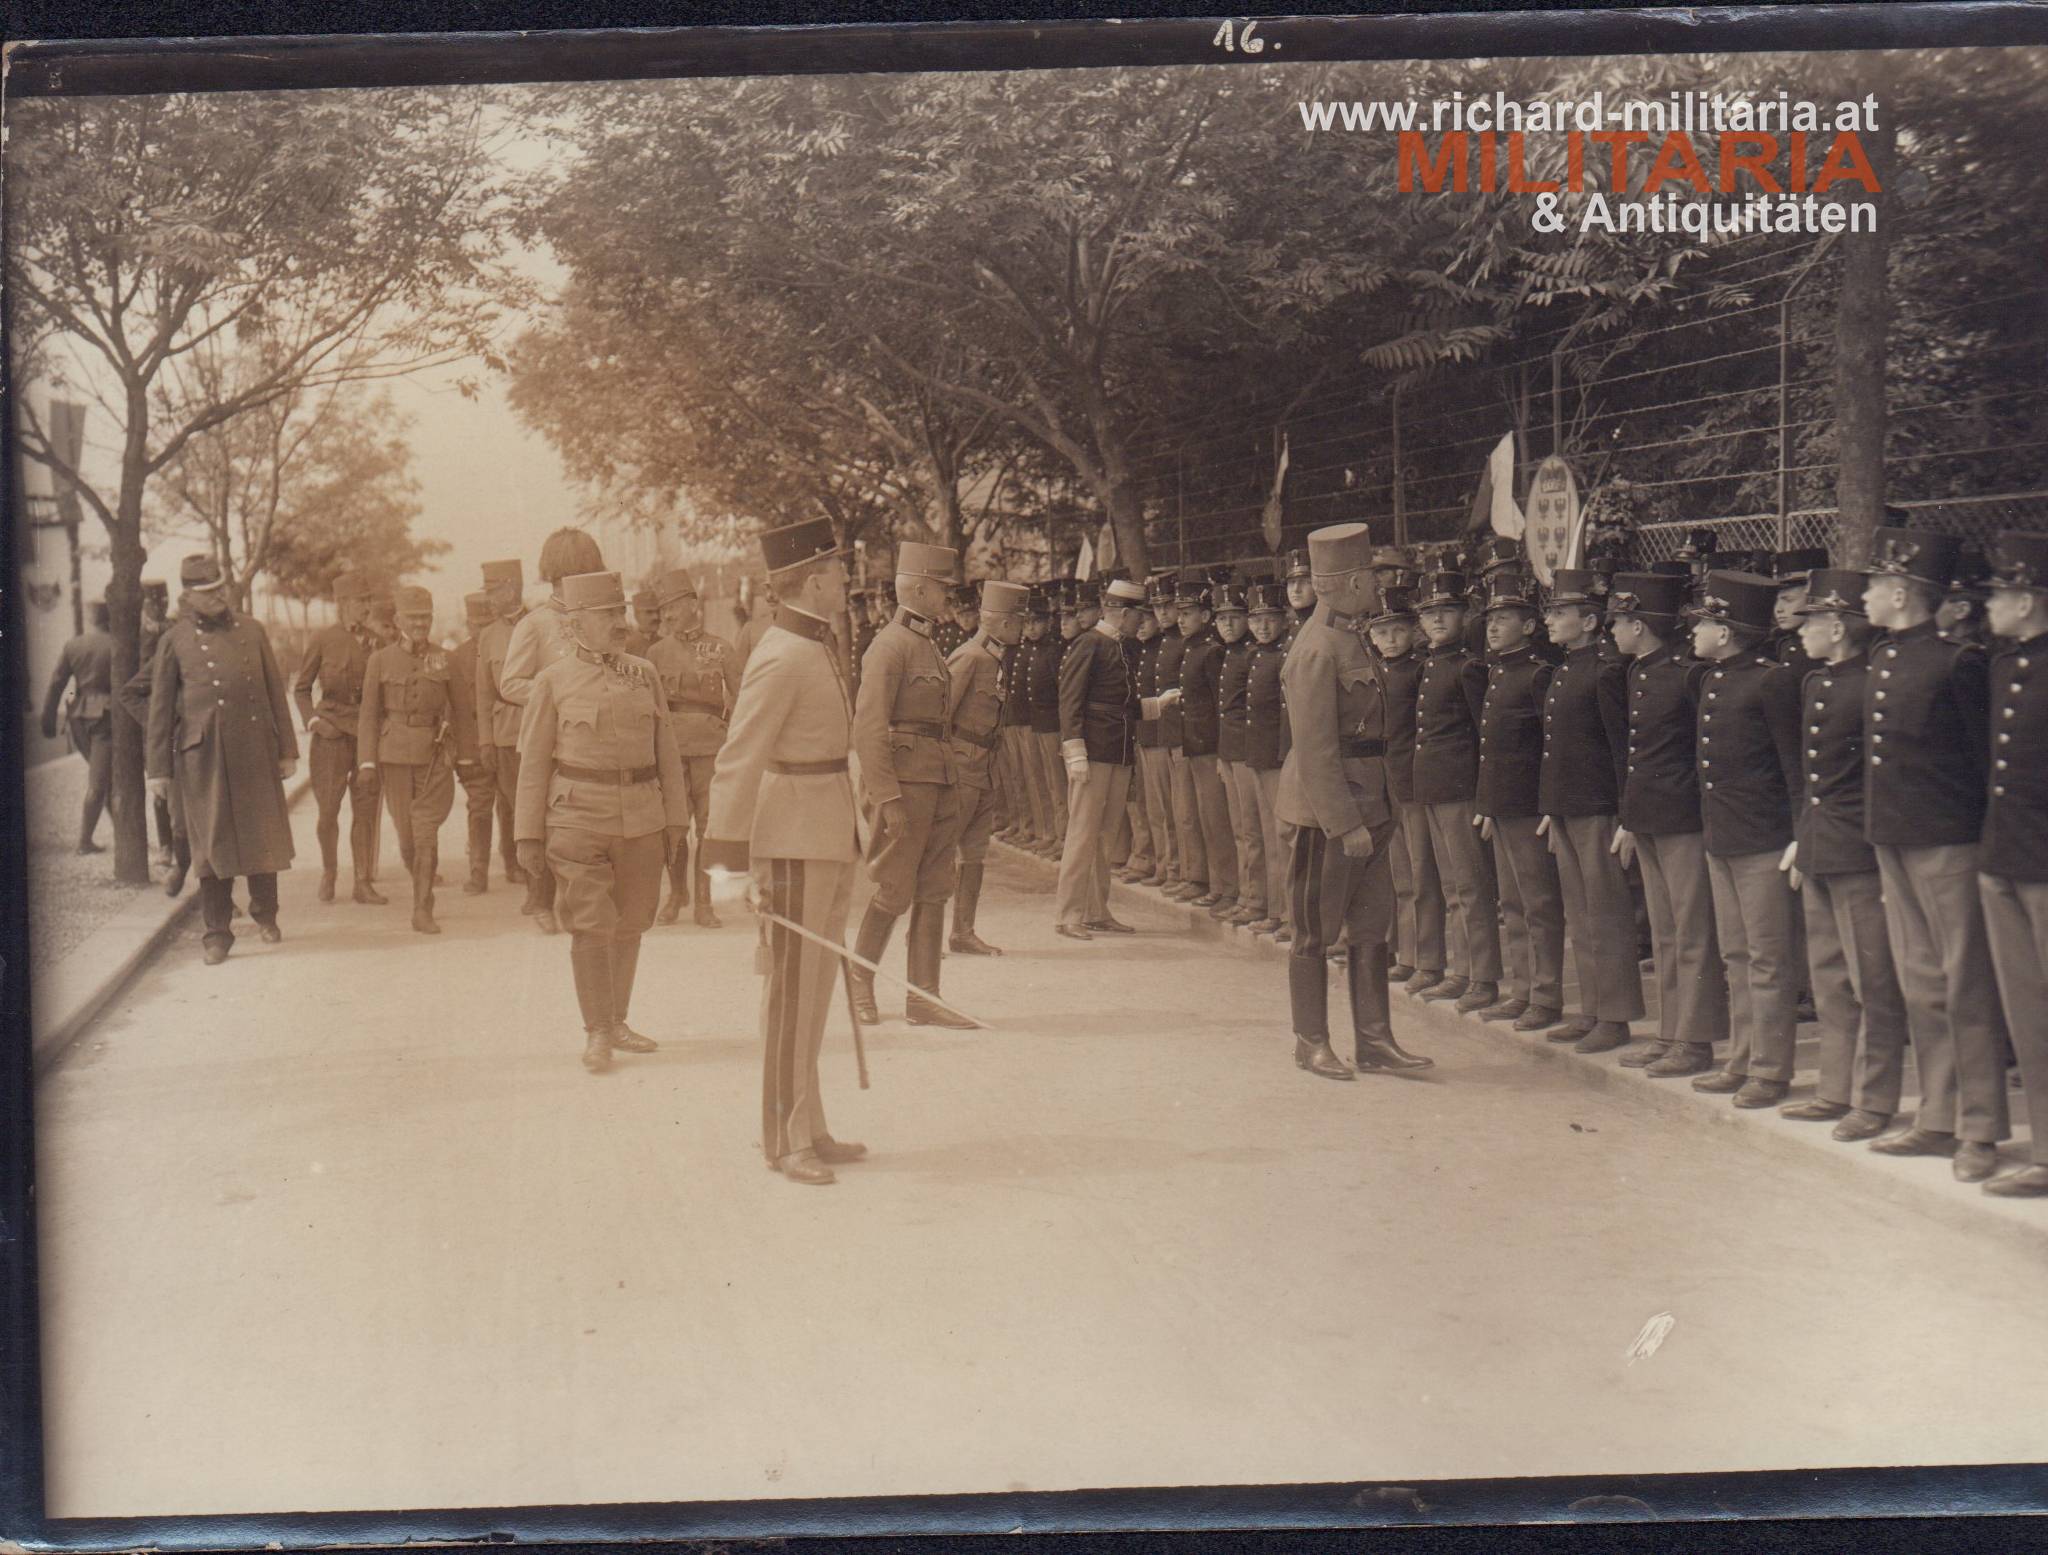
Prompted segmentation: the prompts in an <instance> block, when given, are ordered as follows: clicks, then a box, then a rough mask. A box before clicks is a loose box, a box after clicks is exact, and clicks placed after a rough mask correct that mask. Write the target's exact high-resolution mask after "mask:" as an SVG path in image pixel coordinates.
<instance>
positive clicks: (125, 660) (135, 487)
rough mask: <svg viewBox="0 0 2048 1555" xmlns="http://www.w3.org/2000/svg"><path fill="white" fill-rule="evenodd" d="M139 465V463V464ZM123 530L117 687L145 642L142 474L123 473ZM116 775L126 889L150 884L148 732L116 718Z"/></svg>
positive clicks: (116, 600)
mask: <svg viewBox="0 0 2048 1555" xmlns="http://www.w3.org/2000/svg"><path fill="white" fill-rule="evenodd" d="M137 462H139V461H137ZM116 518H117V520H118V524H117V527H116V528H114V529H113V530H112V531H110V532H109V534H108V537H107V538H108V541H109V545H108V551H109V555H110V558H111V560H112V562H113V567H114V576H113V579H112V581H111V582H109V583H108V585H107V624H108V629H109V630H110V631H111V632H112V634H113V638H114V686H115V687H116V689H118V688H120V687H122V686H125V685H126V684H127V683H128V680H129V678H130V677H131V676H132V675H134V673H135V671H136V668H137V666H138V659H139V654H140V648H141V641H142V563H143V560H144V558H145V557H146V556H147V554H148V553H147V552H145V551H144V550H143V548H142V475H141V472H140V470H139V469H138V470H133V471H131V470H126V469H124V470H123V471H122V477H121V500H120V506H119V507H118V509H117V510H116ZM108 721H109V722H110V723H111V724H112V725H113V729H114V773H113V793H112V796H111V800H112V809H113V822H114V878H115V879H116V880H118V881H120V882H121V883H122V884H123V885H148V884H149V806H148V805H147V803H145V800H144V792H143V786H142V763H143V730H142V727H141V726H140V725H139V724H137V723H136V722H135V720H134V719H132V718H126V717H123V716H121V715H120V714H118V713H117V714H115V716H114V717H113V718H111V719H110V720H108Z"/></svg>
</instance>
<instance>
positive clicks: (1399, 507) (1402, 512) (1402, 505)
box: [1394, 383, 1408, 546]
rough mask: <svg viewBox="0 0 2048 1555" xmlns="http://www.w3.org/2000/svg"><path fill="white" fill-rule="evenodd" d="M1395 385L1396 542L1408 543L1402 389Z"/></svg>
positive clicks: (1399, 543) (1401, 544) (1399, 385)
mask: <svg viewBox="0 0 2048 1555" xmlns="http://www.w3.org/2000/svg"><path fill="white" fill-rule="evenodd" d="M1403 387H1404V386H1403V385H1401V384H1398V383H1397V384H1395V385H1394V544H1396V545H1400V546H1405V545H1407V543H1408V503H1407V500H1406V498H1405V497H1404V496H1403V495H1402V492H1401V390H1402V388H1403Z"/></svg>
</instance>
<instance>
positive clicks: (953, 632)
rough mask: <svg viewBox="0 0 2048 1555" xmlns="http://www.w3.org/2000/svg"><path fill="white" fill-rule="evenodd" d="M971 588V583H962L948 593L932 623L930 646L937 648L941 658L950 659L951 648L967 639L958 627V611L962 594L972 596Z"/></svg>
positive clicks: (951, 654) (965, 634)
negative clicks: (942, 606) (943, 604)
mask: <svg viewBox="0 0 2048 1555" xmlns="http://www.w3.org/2000/svg"><path fill="white" fill-rule="evenodd" d="M973 588H974V585H972V584H971V583H963V584H961V585H960V586H959V587H958V588H955V589H954V590H953V591H952V592H951V593H949V594H948V595H947V596H946V603H945V606H944V608H943V609H942V610H941V611H940V612H939V618H938V620H936V621H935V622H933V623H932V646H933V647H934V648H936V649H938V650H939V657H940V658H942V659H950V658H951V657H952V656H953V650H954V649H955V648H958V647H959V646H960V645H961V644H962V643H964V642H965V641H967V635H968V634H967V633H966V632H964V631H962V630H961V629H960V622H959V619H958V611H959V609H960V599H961V596H962V594H963V593H964V594H966V595H967V596H968V597H969V598H972V597H973Z"/></svg>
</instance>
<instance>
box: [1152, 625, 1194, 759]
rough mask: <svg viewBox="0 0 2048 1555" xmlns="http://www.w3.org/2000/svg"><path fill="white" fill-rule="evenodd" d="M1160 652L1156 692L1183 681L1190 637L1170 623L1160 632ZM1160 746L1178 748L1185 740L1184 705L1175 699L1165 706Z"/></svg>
mask: <svg viewBox="0 0 2048 1555" xmlns="http://www.w3.org/2000/svg"><path fill="white" fill-rule="evenodd" d="M1158 642H1159V652H1158V653H1157V655H1155V656H1154V659H1153V664H1152V686H1153V690H1152V693H1151V694H1152V695H1154V696H1157V695H1158V694H1159V693H1160V692H1162V691H1166V690H1169V689H1171V688H1172V687H1174V686H1177V685H1179V684H1180V669H1181V661H1182V660H1183V659H1185V658H1186V657H1187V651H1188V643H1187V639H1186V638H1185V637H1183V636H1181V631H1180V628H1179V627H1178V626H1169V627H1167V628H1166V629H1165V630H1164V631H1162V632H1161V633H1160V634H1159V638H1158ZM1157 722H1158V729H1159V734H1158V745H1159V748H1160V749H1161V750H1165V751H1177V750H1179V749H1180V742H1181V716H1180V704H1179V703H1178V702H1174V703H1172V704H1170V705H1169V706H1167V707H1166V708H1164V709H1163V710H1162V711H1161V712H1160V714H1159V718H1158V721H1157Z"/></svg>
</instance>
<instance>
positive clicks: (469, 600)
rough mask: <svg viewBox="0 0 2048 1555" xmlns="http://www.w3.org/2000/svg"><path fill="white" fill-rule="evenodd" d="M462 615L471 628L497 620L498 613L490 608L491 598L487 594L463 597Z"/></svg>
mask: <svg viewBox="0 0 2048 1555" xmlns="http://www.w3.org/2000/svg"><path fill="white" fill-rule="evenodd" d="M462 614H463V618H464V619H465V620H467V621H468V622H469V624H470V625H471V626H483V625H485V624H486V623H488V622H491V621H495V620H496V619H497V618H498V612H497V611H495V610H493V609H492V608H491V596H490V595H488V594H465V595H463V596H462Z"/></svg>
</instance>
